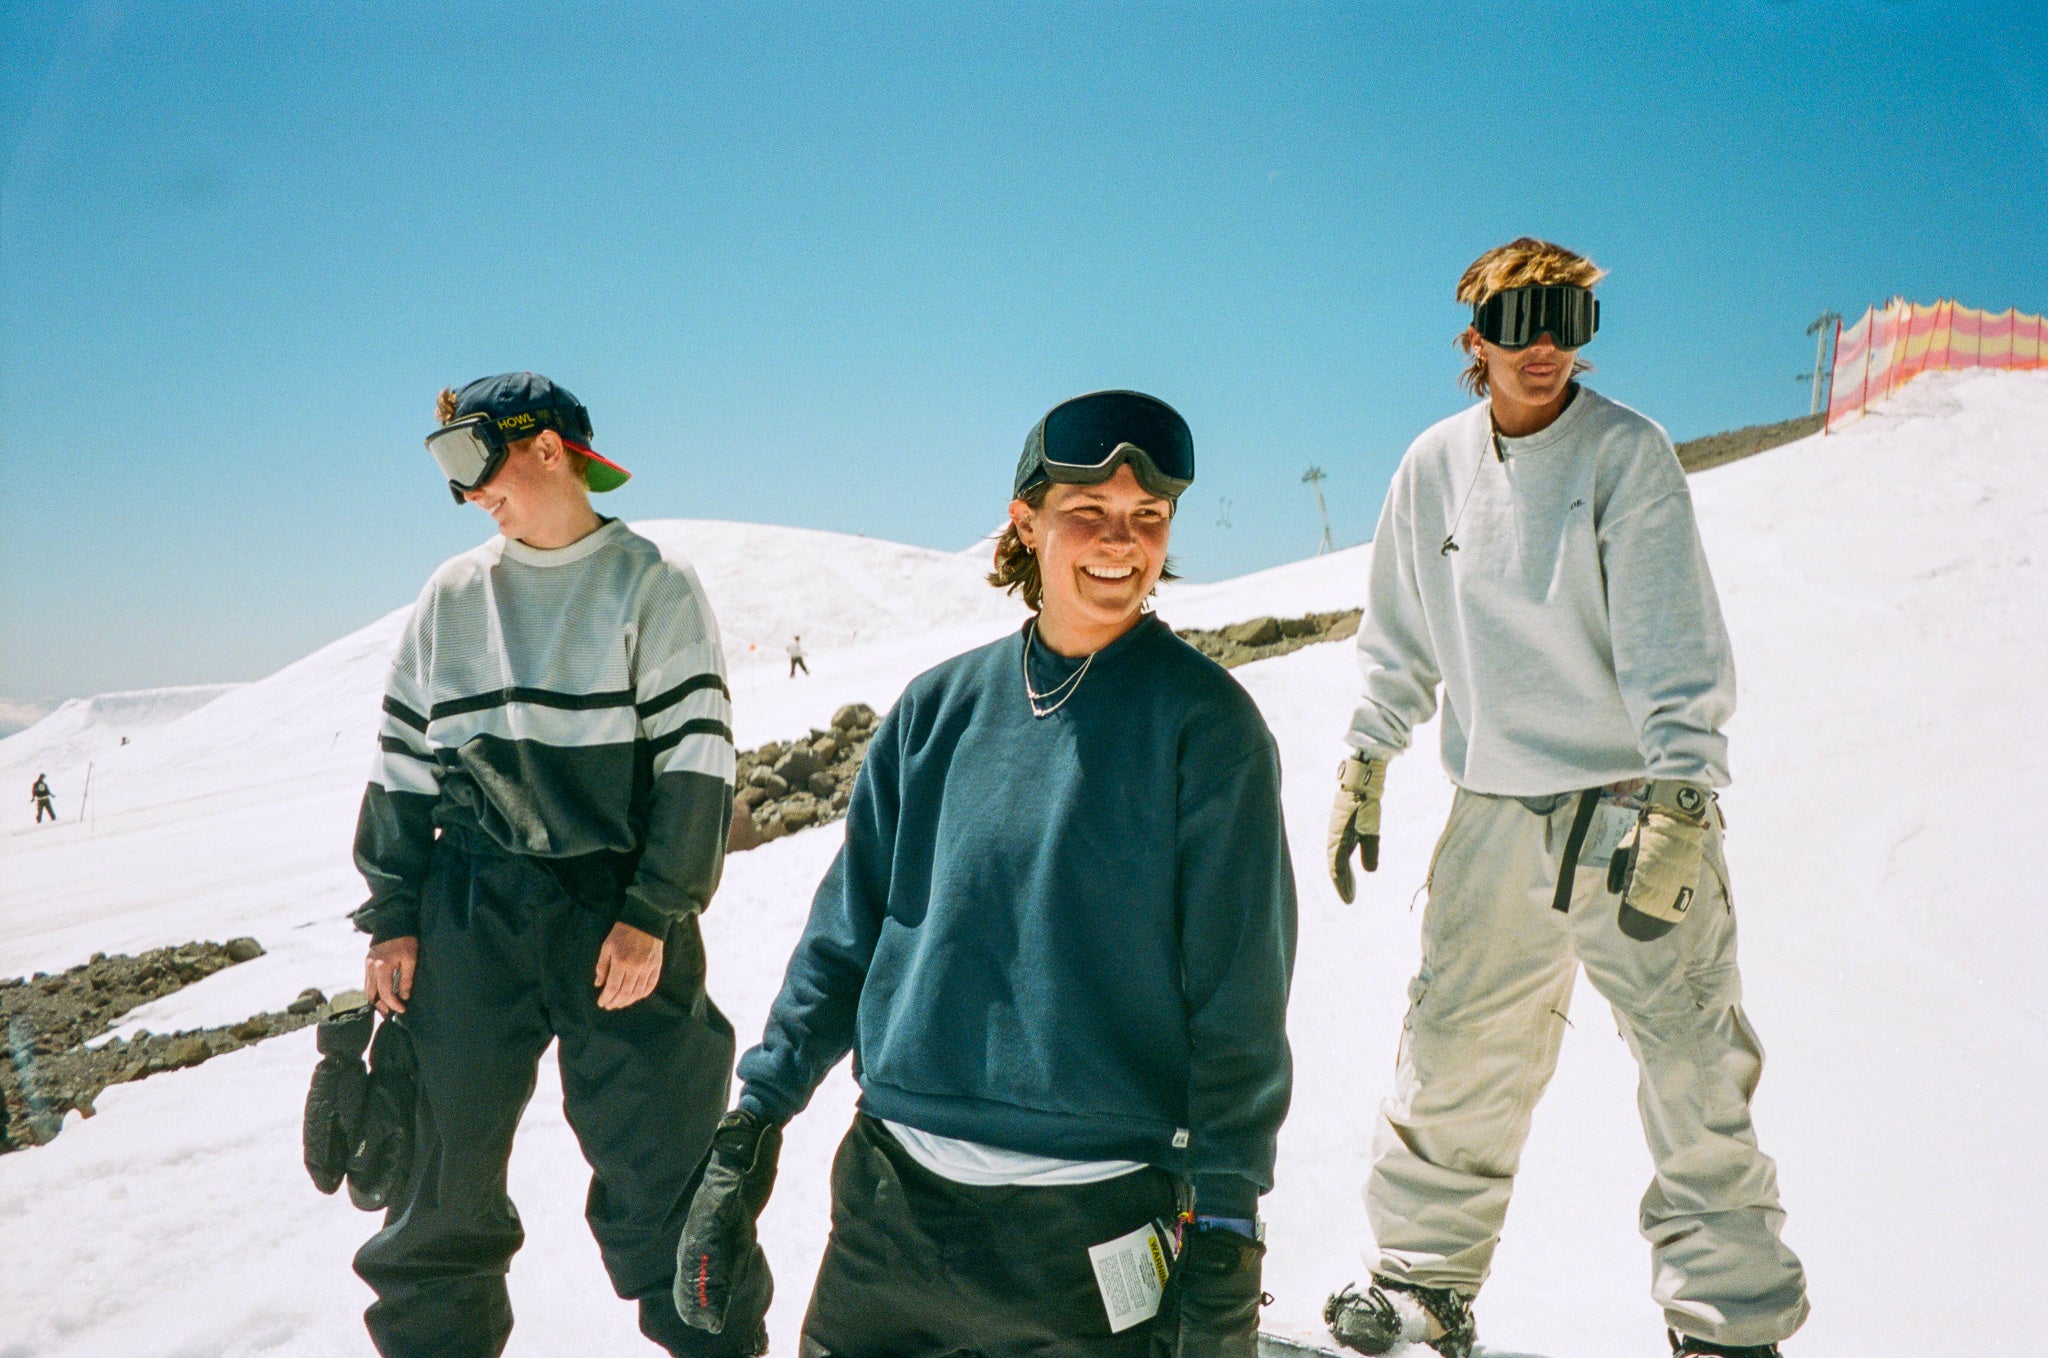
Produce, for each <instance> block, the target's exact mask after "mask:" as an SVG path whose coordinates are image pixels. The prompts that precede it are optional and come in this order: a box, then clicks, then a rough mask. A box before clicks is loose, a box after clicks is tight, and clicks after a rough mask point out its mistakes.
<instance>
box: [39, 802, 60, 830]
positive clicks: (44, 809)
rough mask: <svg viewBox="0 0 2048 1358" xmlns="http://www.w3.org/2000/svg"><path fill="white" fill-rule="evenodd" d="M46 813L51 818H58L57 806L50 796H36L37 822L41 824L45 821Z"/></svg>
mask: <svg viewBox="0 0 2048 1358" xmlns="http://www.w3.org/2000/svg"><path fill="white" fill-rule="evenodd" d="M46 815H47V816H48V817H49V818H50V819H51V820H55V819H57V808H56V806H55V805H54V804H53V803H52V802H51V801H50V799H49V798H48V797H38V798H36V824H38V825H41V824H42V823H43V817H44V816H46Z"/></svg>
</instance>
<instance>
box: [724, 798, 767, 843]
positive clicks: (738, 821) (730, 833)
mask: <svg viewBox="0 0 2048 1358" xmlns="http://www.w3.org/2000/svg"><path fill="white" fill-rule="evenodd" d="M759 847H761V827H760V826H758V825H756V824H754V815H753V808H752V807H746V806H742V807H737V808H735V809H734V811H733V815H732V828H731V829H729V830H727V831H726V832H725V851H726V852H727V853H745V852H746V851H747V850H748V849H758V848H759Z"/></svg>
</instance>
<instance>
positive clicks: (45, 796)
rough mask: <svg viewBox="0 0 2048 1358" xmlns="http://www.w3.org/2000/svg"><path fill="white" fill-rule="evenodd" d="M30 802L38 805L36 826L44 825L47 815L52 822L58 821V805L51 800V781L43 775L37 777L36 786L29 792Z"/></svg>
mask: <svg viewBox="0 0 2048 1358" xmlns="http://www.w3.org/2000/svg"><path fill="white" fill-rule="evenodd" d="M28 796H29V800H30V801H32V802H34V803H35V804H36V824H38V825H41V824H42V823H43V817H44V815H45V814H47V815H48V816H49V818H50V819H51V820H55V819H57V804H56V803H55V802H53V801H51V800H50V797H51V792H50V780H49V779H48V778H47V777H45V776H44V775H43V774H40V773H39V774H37V775H36V781H35V785H34V786H32V787H31V788H29V790H28Z"/></svg>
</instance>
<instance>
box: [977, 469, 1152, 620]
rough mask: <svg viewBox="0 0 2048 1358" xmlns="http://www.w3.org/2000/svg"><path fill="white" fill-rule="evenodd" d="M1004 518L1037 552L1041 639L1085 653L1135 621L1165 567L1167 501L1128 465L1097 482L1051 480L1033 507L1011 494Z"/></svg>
mask: <svg viewBox="0 0 2048 1358" xmlns="http://www.w3.org/2000/svg"><path fill="white" fill-rule="evenodd" d="M1010 519H1011V521H1012V522H1013V523H1015V524H1016V525H1017V532H1018V535H1019V536H1020V537H1021V538H1023V540H1024V545H1025V546H1026V547H1029V548H1030V549H1031V550H1032V552H1033V553H1035V554H1036V555H1037V557H1038V569H1039V578H1040V580H1041V581H1042V584H1043V597H1042V598H1041V600H1040V607H1039V615H1038V630H1039V635H1040V637H1042V638H1043V639H1044V641H1045V644H1046V645H1048V646H1050V647H1052V648H1053V649H1054V650H1056V651H1060V652H1062V653H1064V654H1067V655H1086V654H1089V653H1092V652H1094V651H1098V650H1100V649H1101V648H1102V647H1104V646H1107V645H1108V644H1109V643H1110V642H1112V641H1114V640H1116V639H1117V638H1118V637H1120V636H1122V635H1123V634H1124V633H1125V632H1127V631H1129V630H1130V629H1131V627H1132V626H1133V625H1135V624H1136V623H1137V621H1138V617H1139V615H1140V613H1141V612H1142V611H1143V609H1144V604H1145V599H1146V598H1147V596H1149V595H1150V594H1151V593H1152V588H1153V586H1155V585H1157V584H1158V583H1159V573H1160V572H1161V571H1162V570H1164V569H1165V568H1166V543H1167V538H1168V536H1169V535H1170V532H1171V528H1172V524H1173V505H1172V503H1171V502H1170V501H1168V500H1166V499H1165V498H1164V497H1162V496H1158V495H1154V494H1153V493H1152V492H1151V491H1149V490H1146V489H1145V488H1144V487H1143V486H1141V485H1139V484H1138V477H1137V474H1136V473H1134V472H1133V471H1132V470H1131V469H1130V467H1129V466H1128V465H1125V466H1122V467H1119V468H1117V471H1116V475H1114V476H1112V477H1111V478H1110V479H1109V480H1107V481H1104V482H1102V483H1101V484H1100V485H1094V486H1068V485H1054V486H1053V487H1051V489H1050V490H1048V491H1047V492H1046V497H1045V503H1044V504H1043V505H1041V506H1040V507H1039V508H1037V509H1033V508H1032V507H1031V506H1030V505H1028V504H1026V503H1025V502H1024V501H1022V500H1013V501H1012V502H1011V503H1010Z"/></svg>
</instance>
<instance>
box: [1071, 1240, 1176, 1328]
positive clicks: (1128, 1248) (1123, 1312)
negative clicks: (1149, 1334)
mask: <svg viewBox="0 0 2048 1358" xmlns="http://www.w3.org/2000/svg"><path fill="white" fill-rule="evenodd" d="M1088 1262H1089V1263H1091V1264H1093V1265H1095V1286H1096V1287H1097V1289H1099V1290H1100V1291H1101V1293H1102V1309H1103V1310H1105V1311H1107V1312H1108V1313H1109V1332H1110V1333H1111V1334H1121V1333H1122V1332H1123V1331H1125V1330H1128V1329H1130V1328H1131V1326H1133V1325H1138V1324H1142V1323H1143V1322H1145V1321H1148V1320H1150V1319H1152V1317H1154V1316H1156V1315H1158V1314H1159V1296H1160V1294H1161V1293H1162V1292H1164V1291H1165V1290H1166V1275H1167V1272H1168V1265H1167V1262H1166V1246H1165V1245H1164V1244H1162V1243H1161V1241H1160V1239H1159V1232H1158V1231H1157V1230H1156V1229H1155V1228H1154V1227H1153V1225H1152V1223H1151V1222H1149V1221H1148V1222H1146V1223H1145V1224H1144V1225H1143V1226H1140V1227H1139V1228H1138V1229H1137V1230H1135V1231H1132V1232H1131V1233H1130V1234H1129V1235H1120V1236H1118V1237H1117V1238H1116V1239H1114V1240H1108V1241H1104V1242H1103V1243H1102V1244H1100V1245H1090V1246H1089V1247H1088Z"/></svg>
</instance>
